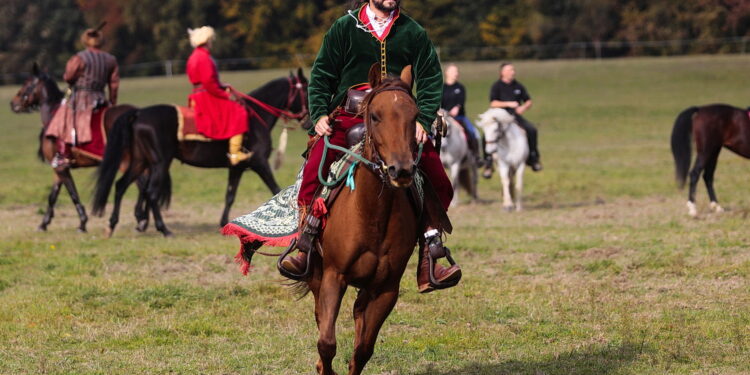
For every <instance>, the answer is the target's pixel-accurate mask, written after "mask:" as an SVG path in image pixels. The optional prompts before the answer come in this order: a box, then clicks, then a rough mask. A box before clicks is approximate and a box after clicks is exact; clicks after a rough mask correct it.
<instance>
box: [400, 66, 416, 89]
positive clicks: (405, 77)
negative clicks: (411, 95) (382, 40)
mask: <svg viewBox="0 0 750 375" xmlns="http://www.w3.org/2000/svg"><path fill="white" fill-rule="evenodd" d="M401 80H402V81H404V82H406V84H407V85H409V89H411V88H412V86H414V78H413V76H412V74H411V65H407V66H405V67H404V69H403V70H402V71H401Z"/></svg>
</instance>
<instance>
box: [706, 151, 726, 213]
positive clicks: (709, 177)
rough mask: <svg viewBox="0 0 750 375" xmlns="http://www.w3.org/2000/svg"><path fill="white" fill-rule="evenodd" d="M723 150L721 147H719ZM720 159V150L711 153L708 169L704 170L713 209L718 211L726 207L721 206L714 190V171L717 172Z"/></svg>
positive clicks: (707, 164)
mask: <svg viewBox="0 0 750 375" xmlns="http://www.w3.org/2000/svg"><path fill="white" fill-rule="evenodd" d="M719 151H721V149H719ZM718 161H719V152H716V153H715V154H713V155H711V156H710V157H708V158H707V160H706V169H705V170H704V171H703V181H704V182H705V183H706V190H708V197H709V199H710V200H711V209H712V210H713V211H714V212H716V213H720V212H724V209H723V208H721V206H719V201H718V200H717V199H716V191H714V172H716V165H717V163H718Z"/></svg>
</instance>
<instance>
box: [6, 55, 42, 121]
mask: <svg viewBox="0 0 750 375" xmlns="http://www.w3.org/2000/svg"><path fill="white" fill-rule="evenodd" d="M44 78H45V73H43V72H42V71H41V70H40V69H39V65H37V63H34V66H33V67H32V69H31V76H30V77H29V78H28V79H26V81H25V82H24V83H23V86H21V89H20V90H18V93H17V94H16V96H14V97H13V99H11V101H10V109H11V110H12V111H13V112H15V113H22V112H31V111H32V110H34V109H36V108H37V107H39V105H40V104H41V102H42V90H43V88H44V82H43V80H44Z"/></svg>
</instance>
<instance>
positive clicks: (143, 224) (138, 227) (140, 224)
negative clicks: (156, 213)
mask: <svg viewBox="0 0 750 375" xmlns="http://www.w3.org/2000/svg"><path fill="white" fill-rule="evenodd" d="M146 228H148V221H147V220H140V221H138V224H137V225H136V226H135V230H137V231H138V232H141V233H143V232H145V231H146Z"/></svg>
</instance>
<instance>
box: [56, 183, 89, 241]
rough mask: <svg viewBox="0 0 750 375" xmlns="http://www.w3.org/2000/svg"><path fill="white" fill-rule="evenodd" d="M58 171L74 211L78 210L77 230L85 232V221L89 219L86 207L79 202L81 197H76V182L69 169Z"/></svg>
mask: <svg viewBox="0 0 750 375" xmlns="http://www.w3.org/2000/svg"><path fill="white" fill-rule="evenodd" d="M59 173H60V175H61V177H62V183H63V185H65V189H67V190H68V194H70V199H71V200H72V201H73V204H74V205H75V206H76V211H77V212H78V219H79V220H80V225H79V226H78V231H79V232H86V223H87V222H88V221H89V217H88V216H87V215H86V207H84V206H83V204H81V198H79V197H78V189H76V183H75V182H74V181H73V176H72V175H71V174H70V169H65V170H64V171H62V172H59Z"/></svg>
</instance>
